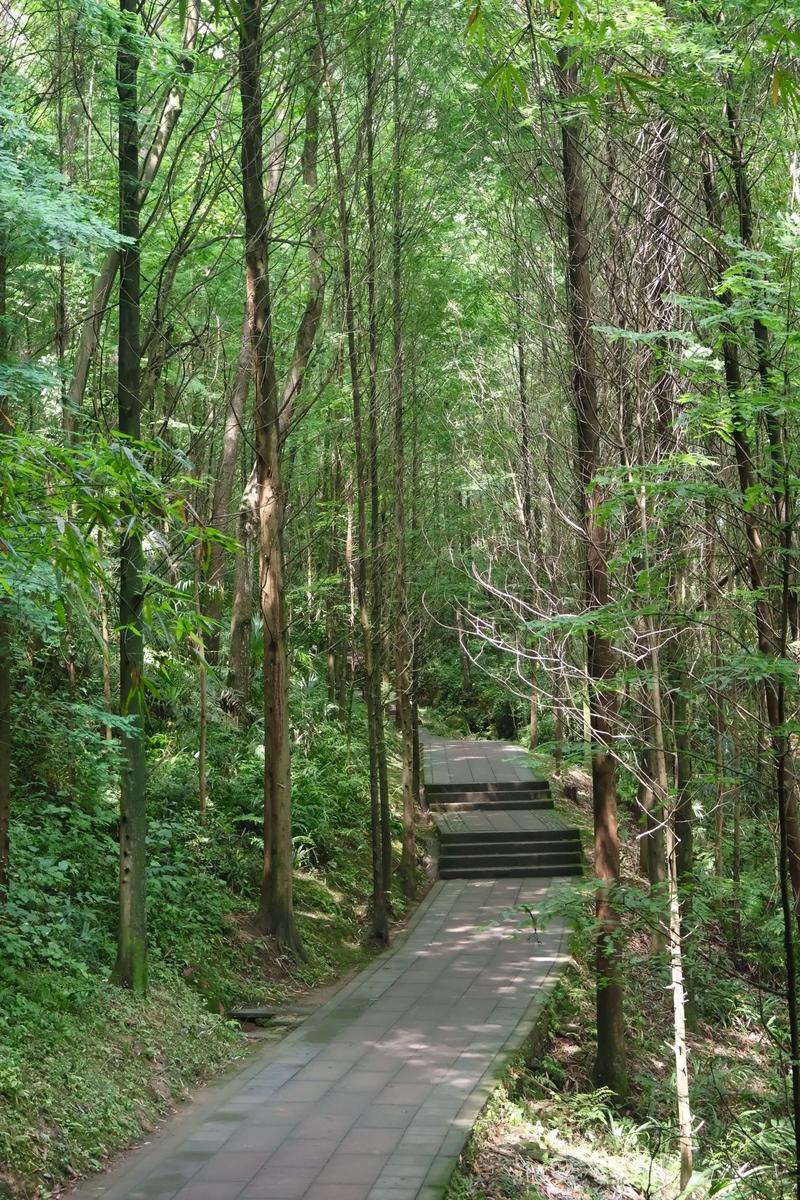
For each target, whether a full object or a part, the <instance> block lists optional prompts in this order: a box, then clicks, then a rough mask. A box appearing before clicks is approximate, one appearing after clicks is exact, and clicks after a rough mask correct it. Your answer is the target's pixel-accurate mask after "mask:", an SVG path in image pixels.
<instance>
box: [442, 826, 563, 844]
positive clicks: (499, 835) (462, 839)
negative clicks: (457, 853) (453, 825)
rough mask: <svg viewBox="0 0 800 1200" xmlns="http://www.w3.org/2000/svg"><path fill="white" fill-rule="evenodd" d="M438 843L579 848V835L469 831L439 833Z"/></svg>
mask: <svg viewBox="0 0 800 1200" xmlns="http://www.w3.org/2000/svg"><path fill="white" fill-rule="evenodd" d="M439 842H440V843H441V845H442V846H451V845H452V846H458V845H471V844H475V845H479V846H494V845H502V844H503V842H515V843H519V844H525V845H531V846H535V845H537V844H538V843H541V842H558V843H559V844H562V843H569V844H570V845H572V844H574V845H575V846H577V847H578V848H580V845H581V835H580V832H579V830H577V829H501V830H496V829H485V830H484V829H481V830H477V829H471V830H467V831H466V832H464V833H440V834H439Z"/></svg>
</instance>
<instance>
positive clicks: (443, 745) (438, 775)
mask: <svg viewBox="0 0 800 1200" xmlns="http://www.w3.org/2000/svg"><path fill="white" fill-rule="evenodd" d="M421 738H422V740H423V742H424V747H425V782H426V783H433V784H445V783H452V784H460V783H466V784H470V783H527V782H530V781H532V780H533V779H534V775H533V772H532V771H531V769H530V768H529V767H528V765H527V763H526V762H525V751H524V750H523V749H522V747H521V746H513V745H512V744H511V743H510V742H474V741H473V742H466V741H460V740H458V739H456V738H439V737H434V736H433V735H432V734H429V733H425V734H422V732H421Z"/></svg>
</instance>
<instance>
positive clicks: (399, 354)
mask: <svg viewBox="0 0 800 1200" xmlns="http://www.w3.org/2000/svg"><path fill="white" fill-rule="evenodd" d="M394 21H395V23H394V30H393V36H392V121H393V124H394V139H393V143H392V376H391V391H392V401H393V409H394V413H393V416H394V540H395V576H394V593H395V603H396V606H397V618H396V626H395V672H396V678H397V711H398V716H399V721H400V756H401V768H402V788H403V849H402V854H401V858H400V877H401V880H402V886H403V893H404V894H405V896H406V897H407V898H408V899H413V897H414V896H415V895H416V890H417V889H416V844H415V837H414V722H413V714H412V690H411V683H412V669H411V668H412V664H411V660H412V655H413V649H412V645H411V638H410V636H409V621H408V580H407V578H406V510H405V487H406V479H405V477H406V456H405V431H404V398H405V397H404V385H405V380H404V361H403V195H402V178H401V172H402V155H403V140H402V139H403V115H402V112H401V110H400V52H399V45H398V39H399V35H400V25H399V19H398V17H397V14H396V13H395V19H394Z"/></svg>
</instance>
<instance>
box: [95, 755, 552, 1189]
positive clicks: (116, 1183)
mask: <svg viewBox="0 0 800 1200" xmlns="http://www.w3.org/2000/svg"><path fill="white" fill-rule="evenodd" d="M455 745H459V746H460V745H461V744H460V743H459V744H455V743H447V746H449V747H453V746H455ZM463 745H465V746H468V747H469V755H470V757H469V760H468V761H469V763H470V767H469V769H470V770H471V771H472V772H473V773H475V772H477V774H481V769H480V768H479V767H478V766H477V763H478V759H477V758H476V755H480V753H481V751H482V750H483V752H484V754H486V761H487V763H488V766H486V767H485V769H483V774H484V775H485V776H488V777H489V778H490V779H494V778H500V779H503V774H502V773H499V774H498V772H499V770H500V767H501V765H502V764H504V763H506V764H507V763H508V760H509V758H510V757H511V756H510V755H509V747H506V746H504V745H503V744H502V743H476V742H472V743H464V744H463ZM430 753H431V749H430V744H428V745H426V774H427V778H428V780H429V781H430V779H431V774H432V770H433V768H435V767H437V765H438V772H439V773H440V774H444V771H445V766H446V761H447V759H448V754H447V753H445V754H444V759H445V763H444V764H443V763H442V761H441V758H442V756H441V755H440V756H439V762H438V764H437V762H436V761H434V762H431V760H430V757H429V755H430ZM465 753H466V752H465V751H462V750H452V751H451V753H450V755H449V757H450V758H451V760H452V761H451V762H450V767H449V769H450V770H452V769H453V768H454V767H456V769H457V770H461V769H462V766H461V757H460V756H461V755H463V754H465ZM511 761H512V763H513V758H512V759H511ZM456 764H458V766H456ZM505 769H506V770H508V767H507V766H506V768H505ZM512 769H513V770H514V771H516V772H519V774H514V775H513V776H512V778H514V779H518V778H520V777H521V778H525V775H524V772H525V771H526V770H527V768H525V767H524V765H522V764H519V765H517V764H514V765H513V768H512ZM473 777H474V774H473ZM507 777H508V776H506V778H507ZM525 816H526V814H522V815H521V816H520V817H515V818H514V820H515V822H516V821H518V820H522V819H523V818H524V817H525ZM497 819H501V816H500V814H499V813H498V814H497ZM538 819H539V818H538V817H537V820H538ZM459 820H461V818H459ZM550 887H551V880H549V879H546V878H545V879H452V880H446V881H440V882H438V883H435V884H434V885H433V887H432V889H431V891H430V892H429V893H428V895H427V897H426V898H425V900H424V901H423V902H422V904H421V905H420V907H419V908H418V910H417V912H416V913H415V915H414V918H413V920H412V922H411V925H410V927H409V929H408V931H407V933H406V934H405V936H404V937H403V939H402V940H400V939H398V943H397V946H396V948H395V949H394V950H393V951H391V952H389V953H387V954H384V955H382V956H381V957H380V958H378V959H376V960H375V962H374V963H373V964H372V965H371V966H370V967H368V968H367V969H366V970H365V971H363V972H362V973H361V974H360V975H359V976H357V977H356V978H355V979H354V980H352V981H351V982H350V983H349V984H348V985H347V986H346V987H344V988H343V989H342V990H341V991H340V992H338V993H337V995H336V996H335V997H334V999H333V1000H331V1001H330V1002H329V1003H328V1004H327V1005H326V1006H325V1007H324V1008H322V1009H320V1010H319V1012H317V1013H316V1014H315V1015H313V1016H312V1017H310V1018H309V1019H308V1020H307V1021H305V1022H304V1024H303V1025H301V1026H300V1027H299V1028H298V1029H296V1030H295V1031H293V1032H292V1033H291V1034H289V1035H288V1036H287V1037H286V1038H285V1039H284V1040H283V1041H282V1042H280V1043H278V1044H277V1045H275V1046H274V1047H273V1048H272V1049H271V1050H270V1051H268V1052H263V1051H262V1052H261V1053H260V1054H259V1056H258V1059H257V1060H256V1062H255V1063H251V1064H250V1065H249V1066H247V1067H245V1068H244V1069H243V1070H242V1071H240V1072H239V1073H238V1075H237V1077H236V1078H235V1079H234V1080H233V1081H232V1082H230V1083H228V1084H226V1085H224V1086H223V1087H222V1088H217V1089H215V1091H214V1094H213V1096H212V1097H210V1098H208V1097H207V1098H206V1100H205V1101H204V1102H201V1104H200V1105H199V1111H198V1112H197V1113H196V1114H195V1115H194V1116H191V1117H190V1118H189V1119H184V1120H183V1121H180V1120H179V1121H178V1123H177V1125H178V1127H177V1129H173V1130H172V1131H171V1132H170V1131H169V1130H168V1131H167V1133H166V1136H163V1137H162V1138H160V1139H157V1140H156V1142H155V1144H154V1145H153V1146H150V1147H144V1148H143V1149H142V1150H140V1151H136V1152H134V1153H133V1154H132V1155H129V1156H127V1157H126V1159H125V1160H124V1162H123V1163H121V1164H120V1167H119V1168H118V1169H117V1170H116V1171H114V1172H110V1173H107V1174H105V1175H102V1176H98V1177H97V1178H96V1179H94V1180H93V1181H90V1182H89V1183H88V1184H85V1185H84V1186H83V1187H82V1188H81V1189H80V1190H79V1191H78V1192H77V1193H74V1194H73V1198H74V1200H93V1198H95V1197H104V1198H105V1200H434V1198H438V1197H441V1196H442V1195H443V1194H444V1191H445V1188H446V1186H447V1181H448V1179H449V1177H450V1174H451V1172H452V1170H453V1168H454V1166H455V1164H456V1161H457V1158H458V1155H459V1153H460V1151H461V1150H462V1148H463V1146H464V1144H465V1142H466V1140H467V1138H468V1136H469V1133H470V1130H471V1128H472V1126H473V1124H474V1122H475V1119H476V1118H477V1116H478V1114H479V1112H480V1110H481V1108H482V1106H483V1105H484V1103H485V1102H486V1099H487V1097H488V1096H489V1094H490V1092H491V1089H492V1087H493V1086H494V1084H495V1082H496V1080H497V1078H498V1076H499V1075H500V1073H501V1072H502V1069H503V1066H504V1063H505V1060H506V1058H507V1056H508V1054H509V1053H510V1052H511V1051H513V1050H514V1049H516V1048H518V1047H519V1045H520V1044H521V1043H522V1041H523V1040H524V1038H525V1036H526V1035H527V1033H528V1032H529V1031H530V1029H531V1027H532V1024H533V1021H534V1018H535V1014H536V1010H537V1008H538V1007H539V1005H540V1003H541V1001H542V999H543V997H544V996H545V994H546V992H547V991H548V989H549V988H550V987H551V986H552V985H553V984H554V983H555V981H556V979H557V978H558V974H559V972H560V969H561V968H562V967H563V965H564V963H565V962H566V961H567V954H566V946H565V936H564V930H563V927H562V926H560V925H553V926H551V927H549V928H548V929H546V930H545V931H544V932H543V933H540V934H538V935H535V936H534V937H531V936H530V935H529V933H528V932H527V928H526V925H529V923H528V922H527V920H526V919H525V918H522V917H520V916H519V915H517V914H512V915H511V916H509V915H508V914H507V910H508V909H509V908H511V907H512V906H514V905H518V904H525V905H529V906H532V907H533V908H536V906H537V905H538V904H540V903H541V901H542V900H543V898H544V896H545V895H546V893H547V891H548V889H549V888H550Z"/></svg>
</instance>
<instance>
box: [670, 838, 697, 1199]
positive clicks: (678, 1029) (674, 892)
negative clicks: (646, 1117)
mask: <svg viewBox="0 0 800 1200" xmlns="http://www.w3.org/2000/svg"><path fill="white" fill-rule="evenodd" d="M666 847H667V880H668V889H669V960H670V977H671V983H672V1013H673V1028H674V1034H675V1043H674V1052H675V1094H676V1098H677V1109H678V1144H679V1151H680V1185H681V1191H683V1189H684V1188H685V1187H686V1186H687V1185H688V1183H689V1180H690V1179H691V1177H692V1171H693V1164H694V1147H693V1142H692V1108H691V1102H690V1097H689V1060H688V1052H687V1043H686V1010H685V1004H686V997H685V992H684V985H683V954H682V949H681V947H682V928H681V908H680V900H679V894H678V863H677V850H676V845H675V833H674V830H673V827H672V817H671V815H670V816H668V818H667V822H666Z"/></svg>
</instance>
